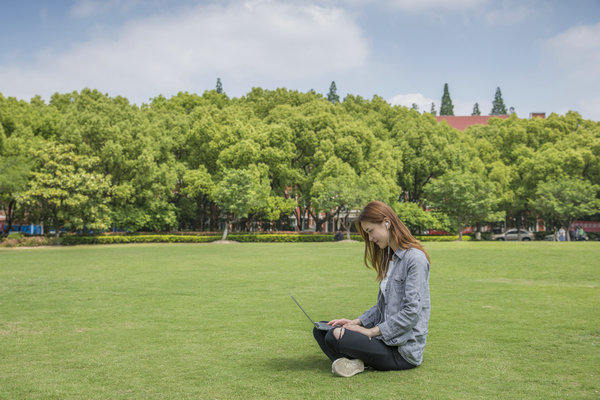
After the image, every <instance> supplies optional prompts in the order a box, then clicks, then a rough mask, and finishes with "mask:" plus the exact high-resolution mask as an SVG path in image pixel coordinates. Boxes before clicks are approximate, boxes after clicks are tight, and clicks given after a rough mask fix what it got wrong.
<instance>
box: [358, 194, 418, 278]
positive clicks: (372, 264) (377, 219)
mask: <svg viewBox="0 0 600 400" xmlns="http://www.w3.org/2000/svg"><path fill="white" fill-rule="evenodd" d="M386 218H387V219H388V220H389V221H390V227H389V233H390V240H389V242H390V243H391V242H396V243H397V244H398V245H399V246H400V248H401V249H413V248H414V249H419V250H421V251H422V252H423V253H425V256H426V257H427V260H429V255H428V254H427V252H426V251H425V249H424V248H423V246H422V245H421V243H419V242H418V241H417V239H415V237H414V236H413V235H412V234H411V233H410V231H409V230H408V228H407V227H406V226H405V225H404V224H403V223H402V221H400V218H398V216H397V215H396V213H395V212H394V210H393V209H392V208H391V207H390V206H388V205H387V204H385V203H382V202H381V201H372V202H370V203H369V204H367V205H366V206H365V208H364V209H363V210H362V212H361V213H360V215H359V216H358V219H357V220H356V222H355V224H356V229H358V231H359V232H360V235H361V236H362V238H363V240H364V241H365V265H366V266H367V268H373V269H374V270H375V271H377V280H379V281H381V280H382V279H383V278H384V277H385V274H386V273H387V270H388V266H389V263H390V259H388V254H390V253H389V252H388V250H387V249H381V248H380V247H379V246H378V245H376V244H375V243H373V242H371V241H370V240H369V234H368V233H367V232H365V231H364V229H363V228H362V225H361V224H360V223H361V222H362V221H366V222H372V223H377V224H379V223H381V222H383V220H385V219H386ZM390 258H391V255H390Z"/></svg>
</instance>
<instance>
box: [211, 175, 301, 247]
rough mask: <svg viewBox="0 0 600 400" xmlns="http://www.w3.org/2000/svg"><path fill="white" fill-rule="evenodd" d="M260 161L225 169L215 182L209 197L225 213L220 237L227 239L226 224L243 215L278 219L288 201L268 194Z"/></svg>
mask: <svg viewBox="0 0 600 400" xmlns="http://www.w3.org/2000/svg"><path fill="white" fill-rule="evenodd" d="M267 173H268V171H267V168H266V166H265V165H264V164H259V165H250V166H249V167H248V168H244V169H226V170H225V171H223V174H222V178H221V180H220V181H219V182H218V183H217V184H216V185H215V187H214V190H213V193H212V198H213V200H214V201H215V203H216V204H217V205H218V206H219V208H220V209H221V210H222V211H223V213H224V214H225V229H224V230H223V236H222V238H221V240H225V239H227V234H228V232H229V225H230V224H231V223H232V222H236V221H238V220H239V219H240V218H246V217H248V215H249V214H251V213H263V214H267V216H268V217H269V219H271V218H272V219H278V218H279V215H280V213H281V212H282V211H285V212H287V211H289V208H290V207H289V204H287V202H286V203H282V202H278V201H276V200H275V199H273V198H271V186H270V184H269V183H270V182H269V179H268V177H267Z"/></svg>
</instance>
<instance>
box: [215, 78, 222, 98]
mask: <svg viewBox="0 0 600 400" xmlns="http://www.w3.org/2000/svg"><path fill="white" fill-rule="evenodd" d="M215 90H216V92H217V93H219V94H222V93H223V84H222V83H221V78H217V87H216V88H215Z"/></svg>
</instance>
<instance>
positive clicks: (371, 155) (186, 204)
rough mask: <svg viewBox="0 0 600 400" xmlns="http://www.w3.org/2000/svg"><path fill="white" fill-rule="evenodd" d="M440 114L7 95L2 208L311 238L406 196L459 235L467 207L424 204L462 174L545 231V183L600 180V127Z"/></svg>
mask: <svg viewBox="0 0 600 400" xmlns="http://www.w3.org/2000/svg"><path fill="white" fill-rule="evenodd" d="M334 83H335V82H332V88H331V89H334V90H333V91H332V93H330V95H332V94H334V92H335V90H336V89H337V88H335V87H334V86H333V84H334ZM447 89H448V87H447V85H445V92H446V94H447V101H446V102H445V104H444V107H443V108H444V112H443V113H442V114H451V112H449V111H447V110H448V106H450V105H451V100H450V98H449V97H450V96H449V93H448V90H447ZM332 100H333V101H332ZM332 102H333V103H335V104H332ZM434 107H435V105H434V104H432V111H433V112H432V113H424V114H423V115H422V114H420V113H418V112H416V111H414V110H409V109H407V108H405V107H400V106H391V105H390V104H389V103H387V102H386V101H385V100H384V99H382V98H381V97H379V96H374V97H373V98H372V99H371V100H367V99H363V98H361V97H360V96H353V95H348V96H347V97H346V98H345V99H344V101H343V102H341V101H339V98H337V99H335V98H332V97H331V96H329V98H327V97H324V96H323V95H321V94H318V93H316V92H314V91H310V92H307V93H300V92H297V91H290V90H286V89H283V88H279V89H276V90H265V89H261V88H253V89H252V90H251V91H250V92H249V93H248V94H247V95H246V96H243V97H242V98H239V99H238V98H233V99H230V98H229V97H227V96H226V95H225V94H224V93H218V90H208V91H206V92H204V93H203V94H202V95H197V94H193V93H187V92H180V93H178V94H177V95H176V96H173V97H171V98H169V99H167V98H165V97H163V96H158V97H156V98H154V99H152V100H151V102H150V103H149V104H143V105H141V106H139V107H138V106H136V105H132V104H130V103H129V101H128V100H127V99H125V98H123V97H114V98H113V97H110V96H108V95H106V94H103V93H101V92H99V91H97V90H93V89H83V90H81V91H80V92H71V93H65V94H58V93H57V94H55V95H53V96H52V98H51V100H50V102H49V103H48V104H46V103H45V102H44V101H43V100H42V99H41V98H39V97H35V98H33V99H31V101H30V102H29V103H27V102H24V101H18V100H16V99H14V98H4V97H3V96H2V95H0V142H1V144H0V147H1V148H0V207H1V208H2V209H3V210H4V212H5V214H6V216H7V222H10V221H13V220H23V222H27V223H43V224H44V226H46V227H54V226H59V227H63V228H66V229H67V230H68V231H77V230H86V229H93V230H94V231H97V230H98V229H100V230H104V229H109V228H117V229H119V230H127V231H131V232H137V231H154V232H159V231H170V230H173V229H179V230H197V231H218V230H221V229H224V227H225V226H230V225H231V227H232V229H233V230H234V231H246V230H249V229H251V227H252V226H255V227H257V228H259V226H258V225H261V226H262V227H266V229H267V230H288V229H293V228H295V229H298V230H306V229H308V224H307V222H308V220H309V219H310V220H312V221H314V222H315V223H316V226H317V230H322V229H323V227H324V223H325V222H328V223H332V224H334V225H335V226H336V227H337V226H346V227H347V228H348V227H349V226H350V222H351V219H352V218H353V217H352V216H353V213H352V211H353V210H356V209H360V208H361V207H362V206H363V205H364V204H365V203H366V202H368V201H370V200H382V201H385V202H387V203H390V204H393V203H395V202H396V201H398V200H401V201H402V203H406V205H405V206H404V207H405V209H402V210H401V211H402V212H404V213H405V214H404V218H405V219H406V221H407V224H408V225H409V226H411V228H412V229H414V230H416V231H419V230H422V231H426V230H427V229H431V228H434V227H439V226H444V225H445V226H446V229H445V230H448V231H453V230H454V229H455V228H452V229H451V228H450V227H448V223H449V222H448V221H449V220H456V221H457V222H458V218H457V215H454V214H453V212H450V211H449V210H446V211H444V212H445V214H446V215H444V216H441V215H440V214H439V213H438V214H431V213H430V214H429V215H427V214H422V213H420V212H419V211H418V209H425V208H426V207H427V206H428V205H429V204H427V202H426V197H425V192H426V189H427V187H428V186H431V185H432V184H434V182H436V180H438V179H440V178H441V177H443V176H444V175H445V174H447V173H449V172H460V173H463V172H464V173H470V174H475V175H477V176H479V177H480V180H481V181H482V185H483V186H484V187H488V189H489V190H490V191H492V190H493V193H494V194H495V196H496V198H497V199H498V203H497V204H496V205H495V206H494V207H491V208H492V209H493V210H494V211H497V212H504V213H505V215H506V220H507V221H508V222H509V224H514V225H517V224H526V223H527V221H529V222H530V223H534V222H535V213H537V212H539V211H538V210H540V208H539V206H537V204H538V203H539V201H538V200H539V199H538V197H539V196H540V195H541V194H540V193H541V192H539V191H538V187H540V185H543V184H544V182H547V181H549V180H551V179H554V180H558V179H563V178H566V179H582V180H583V181H585V182H587V183H588V184H590V185H600V124H599V123H598V122H594V121H588V120H584V119H583V118H581V116H580V115H579V114H577V113H575V112H568V113H567V114H566V115H564V116H558V115H554V114H553V115H550V116H549V117H548V118H547V119H545V120H544V119H538V118H536V119H532V120H521V119H518V118H517V117H516V115H512V116H511V117H510V118H508V119H495V118H493V119H491V120H490V121H489V124H488V125H476V126H472V127H470V128H468V129H467V130H466V131H465V132H464V133H463V132H459V131H457V130H455V129H453V128H451V127H450V126H449V125H448V124H446V123H438V122H437V121H436V119H435V118H434V116H433V115H432V114H434V113H435V110H434ZM57 144H58V145H57ZM485 185H488V186H485ZM546 209H547V207H546ZM547 211H548V210H546V211H544V215H546V218H547V219H549V223H550V222H551V221H550V219H552V221H554V220H556V219H557V218H558V217H557V216H556V215H555V214H552V213H550V212H547ZM595 212H597V211H596V209H594V208H592V210H591V213H592V214H594V213H595ZM292 216H293V217H294V218H291V217H292ZM432 216H435V219H436V220H437V222H438V223H439V224H437V223H435V222H434V221H433V220H432V219H431V218H428V217H432ZM494 218H495V217H494ZM486 219H487V220H488V221H489V220H492V219H493V218H491V217H489V216H487V217H486V216H477V217H476V218H475V217H473V218H471V220H472V221H475V220H482V221H484V222H485V220H486ZM531 221H533V222H531ZM292 224H295V226H290V225H292Z"/></svg>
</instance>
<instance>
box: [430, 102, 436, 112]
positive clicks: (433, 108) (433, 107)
mask: <svg viewBox="0 0 600 400" xmlns="http://www.w3.org/2000/svg"><path fill="white" fill-rule="evenodd" d="M429 113H431V114H433V115H437V111H436V110H435V103H433V102H432V103H431V109H430V110H429Z"/></svg>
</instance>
